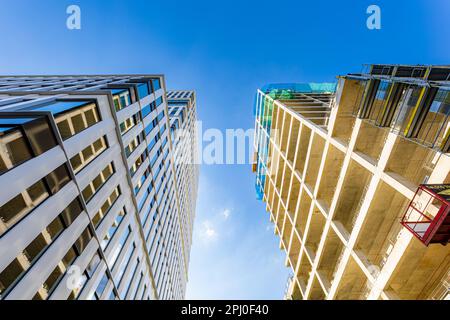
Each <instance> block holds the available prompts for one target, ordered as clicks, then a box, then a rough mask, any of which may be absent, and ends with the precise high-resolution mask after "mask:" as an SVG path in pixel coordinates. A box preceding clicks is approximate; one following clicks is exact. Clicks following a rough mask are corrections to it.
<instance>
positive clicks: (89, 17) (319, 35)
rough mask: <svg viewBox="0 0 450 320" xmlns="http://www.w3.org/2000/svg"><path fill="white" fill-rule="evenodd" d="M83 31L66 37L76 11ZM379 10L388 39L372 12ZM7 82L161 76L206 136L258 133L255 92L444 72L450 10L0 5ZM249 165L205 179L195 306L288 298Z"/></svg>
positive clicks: (231, 3)
mask: <svg viewBox="0 0 450 320" xmlns="http://www.w3.org/2000/svg"><path fill="white" fill-rule="evenodd" d="M71 4H77V5H79V6H80V7H81V12H82V29H81V30H79V31H70V30H68V29H67V28H66V18H67V15H66V13H65V11H66V8H67V6H68V5H71ZM370 4H377V5H379V6H380V8H381V19H382V22H381V23H382V28H381V30H372V31H371V30H368V29H367V28H366V19H367V14H366V8H367V7H368V6H369V5H370ZM1 8H2V9H1V10H0V44H1V45H0V74H63V73H163V74H165V75H166V82H167V86H168V88H174V89H195V90H196V91H197V97H198V117H199V119H201V120H202V121H203V127H204V128H219V129H221V130H224V129H226V128H244V129H248V128H251V127H253V121H254V119H253V114H252V102H253V97H254V93H255V90H256V88H258V87H260V86H262V85H264V84H266V83H268V82H306V81H316V82H317V81H334V79H335V76H336V75H338V74H344V73H348V72H358V71H360V70H361V65H362V64H363V63H404V64H448V63H449V56H450V55H449V53H450V42H449V41H448V39H450V22H449V19H448V17H449V16H450V1H447V0H423V1H419V0H417V1H414V0H409V1H408V0H397V1H392V0H391V1H389V0H370V1H366V0H358V1H355V0H340V1H300V0H296V1H282V0H279V1H264V0H263V1H242V0H240V1H235V0H228V1H153V0H148V1H133V0H121V1H120V0H117V1H108V2H107V1H104V0H97V1H94V0H89V1H86V0H83V1H75V0H70V1H64V0H46V1H45V0H42V1H39V2H37V1H34V0H33V1H32V0H29V1H23V0H20V1H19V0H16V1H6V0H2V1H1ZM253 185H254V176H253V174H252V173H251V170H250V167H249V166H248V165H247V166H245V165H216V166H203V167H202V168H201V177H200V190H199V199H198V212H197V217H196V223H195V236H194V244H193V248H192V253H191V265H190V269H191V270H190V275H189V276H190V279H189V280H190V281H189V284H188V292H187V297H188V298H195V299H196V298H210V299H217V298H222V299H228V298H236V299H245V298H248V299H251V298H254V299H280V298H282V296H283V292H284V288H285V283H286V278H287V274H288V273H287V270H286V268H284V256H283V254H282V253H281V252H280V251H279V250H278V240H277V238H276V237H275V236H274V235H273V232H272V230H271V228H270V224H269V222H268V214H267V213H265V210H264V206H263V204H262V203H259V202H258V201H257V200H256V199H255V193H254V187H253Z"/></svg>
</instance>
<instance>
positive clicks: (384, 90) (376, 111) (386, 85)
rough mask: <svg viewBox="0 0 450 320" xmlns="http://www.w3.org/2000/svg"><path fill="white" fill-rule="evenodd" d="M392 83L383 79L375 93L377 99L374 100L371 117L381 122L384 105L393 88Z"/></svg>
mask: <svg viewBox="0 0 450 320" xmlns="http://www.w3.org/2000/svg"><path fill="white" fill-rule="evenodd" d="M391 86H392V83H390V82H388V81H384V80H383V81H381V82H380V84H379V86H378V90H377V92H376V94H375V99H374V101H373V102H372V106H371V108H370V113H369V119H370V120H372V121H374V122H375V123H377V124H379V123H380V122H381V119H382V118H381V117H382V116H383V107H384V104H385V103H386V101H387V99H388V96H389V92H390V90H391Z"/></svg>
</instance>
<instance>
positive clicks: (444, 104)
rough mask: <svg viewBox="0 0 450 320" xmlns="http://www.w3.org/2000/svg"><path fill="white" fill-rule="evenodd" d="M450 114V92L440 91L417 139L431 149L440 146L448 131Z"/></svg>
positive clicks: (430, 106)
mask: <svg viewBox="0 0 450 320" xmlns="http://www.w3.org/2000/svg"><path fill="white" fill-rule="evenodd" d="M449 113H450V91H446V90H442V89H439V90H437V92H436V95H435V97H434V99H433V100H432V102H430V104H429V106H428V111H427V112H426V115H425V117H424V120H423V123H422V124H421V126H420V129H419V130H418V135H417V139H418V140H419V141H421V142H423V143H424V144H426V145H428V146H431V147H433V146H440V145H441V144H442V143H443V142H444V138H445V136H446V134H447V131H448V123H449V119H448V118H449Z"/></svg>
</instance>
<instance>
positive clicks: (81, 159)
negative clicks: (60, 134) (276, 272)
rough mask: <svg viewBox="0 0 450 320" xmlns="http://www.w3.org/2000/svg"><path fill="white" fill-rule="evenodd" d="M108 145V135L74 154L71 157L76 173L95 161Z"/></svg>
mask: <svg viewBox="0 0 450 320" xmlns="http://www.w3.org/2000/svg"><path fill="white" fill-rule="evenodd" d="M107 147H108V145H107V141H106V137H101V138H100V139H98V140H97V141H95V142H94V143H93V144H91V145H89V146H87V147H86V148H84V149H83V150H82V151H81V152H80V153H78V154H77V155H75V156H73V157H72V159H70V163H71V164H72V167H73V171H74V172H75V173H78V172H80V171H81V170H82V169H83V168H84V167H86V166H87V165H88V164H89V163H90V162H91V161H93V160H94V159H95V158H96V157H97V156H98V155H99V154H100V153H102V152H103V151H104V150H106V148H107Z"/></svg>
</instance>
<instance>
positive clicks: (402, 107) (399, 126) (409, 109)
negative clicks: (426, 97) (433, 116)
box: [393, 86, 422, 134]
mask: <svg viewBox="0 0 450 320" xmlns="http://www.w3.org/2000/svg"><path fill="white" fill-rule="evenodd" d="M421 91H422V88H420V87H418V86H410V87H409V88H407V89H406V90H405V91H404V94H403V96H402V98H401V99H400V102H399V105H398V107H397V110H396V114H395V115H394V119H395V120H394V125H393V128H394V130H395V131H396V132H398V133H400V134H405V131H406V130H407V128H408V126H409V122H410V121H409V120H410V119H411V116H412V115H413V110H414V107H415V106H416V104H417V102H418V101H419V97H420V92H421Z"/></svg>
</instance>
